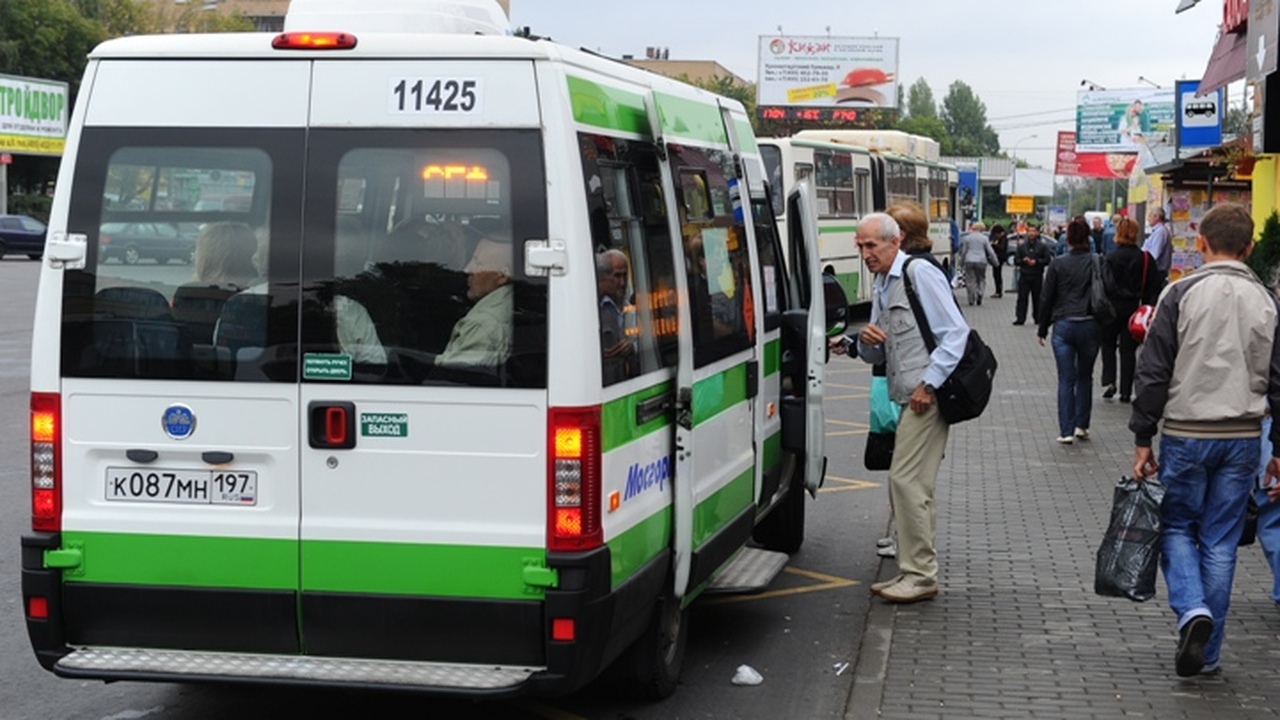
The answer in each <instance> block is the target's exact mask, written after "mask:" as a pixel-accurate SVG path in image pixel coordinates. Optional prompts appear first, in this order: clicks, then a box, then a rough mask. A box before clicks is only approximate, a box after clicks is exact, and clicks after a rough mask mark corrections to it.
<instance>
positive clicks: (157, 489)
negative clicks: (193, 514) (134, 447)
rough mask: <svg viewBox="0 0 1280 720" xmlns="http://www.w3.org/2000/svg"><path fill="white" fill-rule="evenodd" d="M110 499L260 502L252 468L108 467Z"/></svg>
mask: <svg viewBox="0 0 1280 720" xmlns="http://www.w3.org/2000/svg"><path fill="white" fill-rule="evenodd" d="M106 497H107V499H108V500H124V501H129V502H163V503H184V504H189V505H257V504H258V473H257V472H255V471H253V470H167V469H163V468H119V467H111V468H107V496H106Z"/></svg>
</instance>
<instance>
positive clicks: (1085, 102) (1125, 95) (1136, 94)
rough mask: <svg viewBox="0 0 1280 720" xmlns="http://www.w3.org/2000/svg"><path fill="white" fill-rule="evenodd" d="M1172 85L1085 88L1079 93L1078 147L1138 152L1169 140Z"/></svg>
mask: <svg viewBox="0 0 1280 720" xmlns="http://www.w3.org/2000/svg"><path fill="white" fill-rule="evenodd" d="M1174 116H1175V111H1174V91H1173V88H1129V89H1125V90H1082V91H1080V92H1079V93H1078V94H1077V96H1076V147H1077V148H1078V149H1079V150H1083V151H1085V152H1138V151H1139V150H1141V149H1142V148H1143V147H1146V146H1150V145H1152V144H1154V143H1156V142H1157V141H1163V140H1167V139H1168V137H1169V132H1170V130H1171V129H1172V128H1173V121H1174Z"/></svg>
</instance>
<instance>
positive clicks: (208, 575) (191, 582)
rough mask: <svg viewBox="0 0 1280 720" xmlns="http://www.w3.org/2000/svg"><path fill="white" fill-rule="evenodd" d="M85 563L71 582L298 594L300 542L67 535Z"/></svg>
mask: <svg viewBox="0 0 1280 720" xmlns="http://www.w3.org/2000/svg"><path fill="white" fill-rule="evenodd" d="M62 543H63V547H71V546H73V545H79V546H80V547H82V548H83V550H84V562H83V564H82V565H81V566H80V567H79V568H77V569H73V570H70V571H68V572H67V574H66V578H67V580H68V581H75V582H91V583H114V584H121V585H170V586H176V587H213V588H245V589H248V588H252V589H255V590H293V589H296V588H297V586H298V541H297V540H264V539H255V538H230V537H205V536H193V535H129V534H123V533H98V532H79V531H70V530H69V531H65V532H63V533H62Z"/></svg>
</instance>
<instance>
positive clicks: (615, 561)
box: [605, 505, 671, 588]
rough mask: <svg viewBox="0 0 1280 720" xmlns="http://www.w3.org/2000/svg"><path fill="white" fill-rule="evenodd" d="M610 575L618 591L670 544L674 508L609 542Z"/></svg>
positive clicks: (661, 512)
mask: <svg viewBox="0 0 1280 720" xmlns="http://www.w3.org/2000/svg"><path fill="white" fill-rule="evenodd" d="M605 544H606V545H608V546H609V562H610V567H609V575H610V579H611V581H612V583H613V586H612V587H615V588H616V587H618V586H619V585H621V584H622V583H624V582H626V581H627V579H629V578H630V577H631V576H632V575H635V574H636V572H637V571H639V570H640V568H642V567H644V566H645V564H647V563H648V562H649V561H650V560H652V559H653V557H654V556H655V555H657V554H658V553H659V552H661V551H662V549H663V548H665V547H667V546H668V545H670V544H671V506H670V505H668V506H667V507H664V508H662V509H661V510H659V511H658V512H655V513H654V514H652V515H650V516H649V517H647V518H645V519H644V520H641V521H640V523H639V524H637V525H636V526H635V527H633V528H631V529H630V530H627V531H626V532H623V533H622V534H620V535H618V536H617V537H615V538H613V539H612V540H610V541H609V542H607V543H605Z"/></svg>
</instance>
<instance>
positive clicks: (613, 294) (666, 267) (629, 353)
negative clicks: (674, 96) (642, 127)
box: [579, 133, 679, 385]
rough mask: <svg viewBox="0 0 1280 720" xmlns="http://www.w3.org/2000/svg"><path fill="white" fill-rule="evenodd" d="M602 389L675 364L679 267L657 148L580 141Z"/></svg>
mask: <svg viewBox="0 0 1280 720" xmlns="http://www.w3.org/2000/svg"><path fill="white" fill-rule="evenodd" d="M579 142H580V146H581V153H582V171H583V180H584V185H585V187H584V189H585V192H586V196H587V208H588V218H589V221H590V227H591V243H592V249H593V251H594V255H595V259H596V268H595V270H596V287H597V296H598V302H599V307H598V310H599V319H600V358H601V364H602V365H601V371H602V376H603V379H604V384H605V385H612V384H613V383H617V382H620V381H622V380H626V379H628V378H632V377H636V376H639V375H643V374H645V373H649V372H653V371H655V370H658V369H661V368H663V367H669V366H671V365H674V364H675V361H676V354H677V351H678V344H679V343H678V337H677V321H676V317H677V314H676V305H675V298H676V293H675V274H674V273H675V264H674V262H673V260H672V251H671V238H670V233H669V232H668V230H667V216H666V206H665V202H664V200H663V197H662V184H661V178H660V176H659V174H658V172H659V170H658V167H659V166H658V159H657V154H656V152H655V151H654V148H653V146H652V145H650V144H648V143H638V142H634V141H629V140H624V139H619V138H610V137H607V136H603V135H591V134H586V133H584V134H582V135H581V136H580V137H579Z"/></svg>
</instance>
